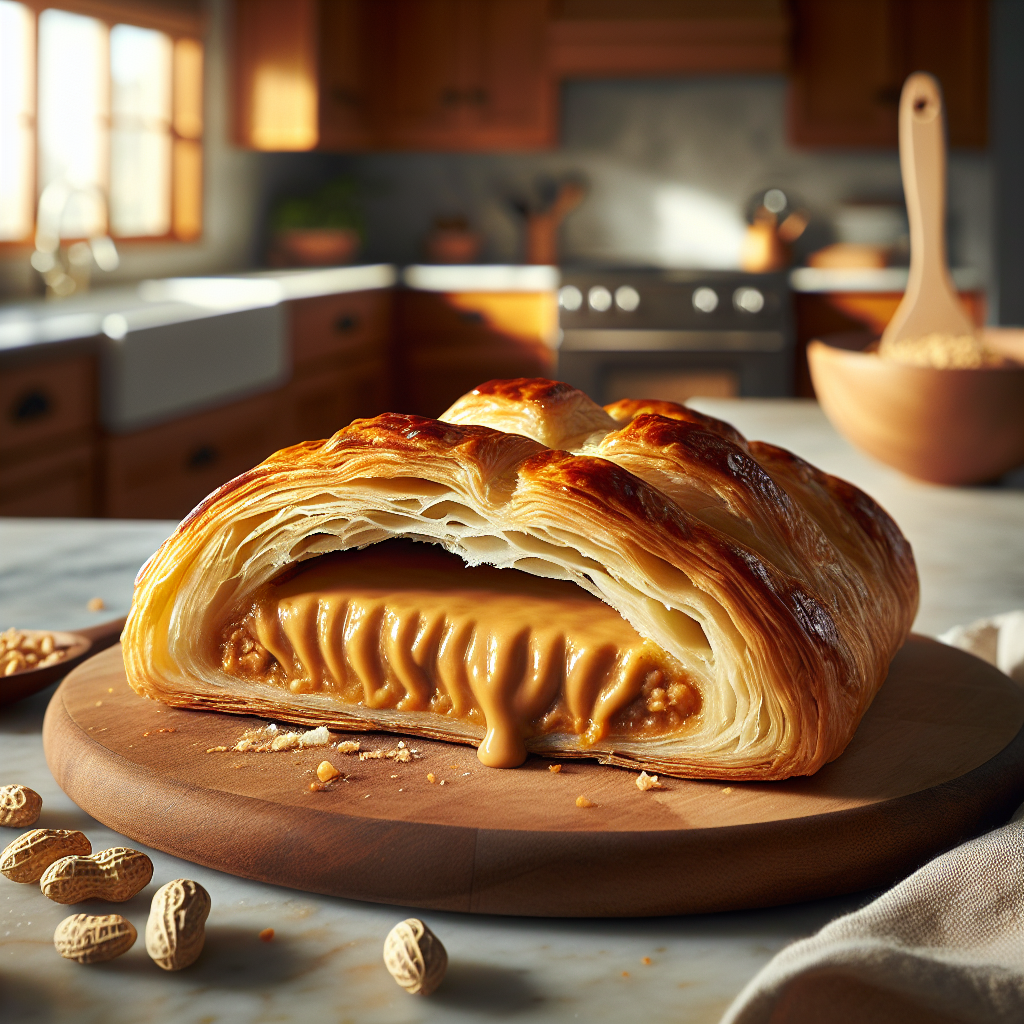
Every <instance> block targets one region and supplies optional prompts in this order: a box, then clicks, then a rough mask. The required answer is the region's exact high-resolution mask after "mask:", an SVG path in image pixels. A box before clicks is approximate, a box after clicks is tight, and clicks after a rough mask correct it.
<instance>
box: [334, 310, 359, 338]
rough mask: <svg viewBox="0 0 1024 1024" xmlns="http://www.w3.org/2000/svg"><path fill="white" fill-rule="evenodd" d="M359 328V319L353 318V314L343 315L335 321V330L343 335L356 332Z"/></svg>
mask: <svg viewBox="0 0 1024 1024" xmlns="http://www.w3.org/2000/svg"><path fill="white" fill-rule="evenodd" d="M358 326H359V317H357V316H353V315H352V314H351V313H342V315H341V316H339V317H338V319H337V320H335V321H334V329H335V330H336V331H340V332H341V333H342V334H348V333H349V332H351V331H354V330H355V329H356V328H357V327H358Z"/></svg>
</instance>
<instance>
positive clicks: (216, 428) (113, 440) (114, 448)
mask: <svg viewBox="0 0 1024 1024" xmlns="http://www.w3.org/2000/svg"><path fill="white" fill-rule="evenodd" d="M280 394H281V393H280V392H273V393H272V394H268V395H260V396H259V397H258V398H251V399H248V400H246V401H243V402H236V403H234V404H233V405H228V406H224V407H222V408H220V409H214V410H212V411H210V412H205V413H200V414H198V415H195V416H189V417H187V418H184V419H180V420H175V421H173V422H171V423H165V424H162V425H160V426H158V427H151V428H150V429H148V430H140V431H137V432H136V433H133V434H118V435H114V436H110V437H106V438H105V439H104V441H103V514H104V515H106V516H112V517H115V518H129V519H181V518H183V517H184V516H186V515H187V514H188V513H189V512H190V511H191V510H192V509H193V508H194V507H195V506H196V505H198V504H199V502H200V501H201V500H202V499H203V498H204V497H206V495H207V494H209V493H210V492H211V491H213V490H216V488H218V487H219V486H220V485H221V484H222V483H225V482H226V481H227V480H230V479H231V478H232V477H234V476H237V475H238V474H239V473H242V472H244V471H245V470H247V469H250V468H251V467H252V466H255V465H256V464H257V463H258V462H262V461H263V459H265V458H266V457H267V456H268V455H270V454H272V453H273V452H274V451H276V450H277V448H278V447H279V444H278V440H279V437H280V425H279V413H280Z"/></svg>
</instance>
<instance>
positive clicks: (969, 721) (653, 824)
mask: <svg viewBox="0 0 1024 1024" xmlns="http://www.w3.org/2000/svg"><path fill="white" fill-rule="evenodd" d="M1022 722H1024V691H1022V690H1021V689H1020V688H1019V687H1018V686H1016V685H1015V684H1014V683H1013V682H1011V681H1010V680H1009V679H1008V678H1007V677H1006V676H1004V675H1003V674H1002V673H1000V672H998V671H996V670H995V669H994V668H992V667H991V666H989V665H987V664H985V663H984V662H982V661H979V660H978V659H976V658H973V657H971V656H970V655H967V654H963V653H962V652H960V651H957V650H955V649H953V648H951V647H947V646H945V645H943V644H939V643H936V642H934V641H931V640H927V639H924V638H922V637H912V638H911V639H910V640H909V641H908V643H907V644H906V646H905V647H904V648H903V649H902V650H901V651H900V652H899V654H898V655H897V656H896V659H895V660H894V662H893V665H892V669H891V671H890V673H889V678H888V680H887V681H886V683H885V685H884V686H883V687H882V690H881V691H880V693H879V695H878V697H877V698H876V699H875V702H874V704H873V705H872V707H871V709H870V710H869V712H868V714H867V715H866V716H865V718H864V721H863V722H862V723H861V726H860V729H859V730H858V732H857V734H856V736H855V737H854V740H853V742H852V743H851V744H850V746H849V748H848V749H847V750H846V752H845V753H844V754H843V755H842V757H840V758H839V759H838V760H836V761H834V762H833V763H832V764H830V765H827V766H826V767H825V768H823V769H822V770H821V771H820V772H818V773H817V775H815V776H813V777H810V778H800V779H791V780H788V781H786V782H765V783H749V782H748V783H735V782H734V783H732V784H731V785H728V786H726V785H725V784H724V783H721V782H708V781H684V780H679V779H664V780H663V781H664V782H665V788H664V789H661V790H652V791H649V792H640V791H639V790H638V789H637V787H636V785H635V779H636V773H635V772H632V771H626V770H623V769H618V768H611V767H606V766H602V765H598V764H596V763H591V762H586V761H569V762H566V763H564V765H563V767H562V769H561V771H560V772H558V773H557V774H556V773H554V772H551V771H549V770H548V766H549V765H550V764H552V763H553V762H551V761H549V760H546V759H541V758H530V759H529V760H528V761H527V763H526V764H525V765H523V766H522V767H521V768H517V769H514V770H511V771H500V770H495V769H489V768H485V767H483V766H482V765H481V764H480V763H479V762H478V761H477V759H476V754H475V751H474V750H473V749H472V748H470V747H463V746H455V745H452V744H446V743H436V742H430V741H427V740H420V739H410V740H408V741H407V742H408V745H409V747H410V748H413V749H415V750H417V751H419V752H420V756H419V757H418V758H416V759H414V760H412V761H411V762H409V763H397V762H396V761H394V760H388V759H386V758H381V759H379V760H363V761H360V760H359V758H358V755H352V754H349V755H344V754H341V753H339V752H338V751H337V750H334V749H328V748H325V747H317V748H312V749H307V750H302V751H285V752H279V753H248V754H239V753H236V752H233V751H232V750H231V749H230V748H231V747H232V746H233V745H234V744H235V742H236V741H237V740H238V738H239V737H240V735H241V734H242V732H243V731H244V730H245V729H246V728H247V727H249V726H252V725H258V724H264V723H263V722H262V721H261V720H258V719H253V718H240V717H236V716H231V715H224V714H215V713H212V712H205V711H183V710H179V709H175V708H169V707H165V706H163V705H161V704H158V703H156V702H154V701H150V700H146V699H143V698H141V697H138V696H137V695H136V694H135V693H134V692H133V691H132V690H131V689H130V688H129V686H128V683H127V680H126V679H125V675H124V670H123V667H122V663H121V657H120V647H115V648H112V649H111V650H109V651H106V652H104V653H103V654H99V655H97V656H96V657H95V658H92V659H91V660H90V661H88V662H86V663H85V664H84V665H82V666H81V667H79V668H78V669H76V670H75V671H74V672H73V673H71V675H69V676H68V677H67V679H66V680H65V681H64V683H63V684H62V685H61V687H60V688H59V689H58V690H57V692H56V694H55V695H54V698H53V700H52V701H51V703H50V706H49V709H48V711H47V714H46V721H45V725H44V727H43V740H44V745H45V749H46V757H47V760H48V762H49V765H50V769H51V771H52V772H53V774H54V777H55V778H56V779H57V781H58V782H59V783H60V785H61V786H62V787H63V789H64V791H65V792H66V793H67V794H68V795H69V796H70V797H71V798H72V799H73V800H74V801H75V802H76V803H78V804H79V805H80V806H81V807H82V808H83V809H84V810H86V811H88V812H89V813H90V814H92V815H93V816H94V817H96V818H98V819H99V820H100V821H101V822H103V823H104V824H105V825H108V826H110V827H111V828H113V829H115V830H116V831H118V832H120V833H122V834H123V835H126V836H130V837H131V838H132V839H134V840H136V841H138V842H141V843H145V844H146V845H148V846H152V847H155V848H156V849H159V850H164V851H166V852H168V853H172V854H175V855H176V856H179V857H183V858H184V859H186V860H189V861H193V862H195V863H198V864H204V865H206V866H208V867H213V868H218V869H220V870H222V871H227V872H230V873H231V874H235V875H241V876H242V877H245V878H253V879H259V880H262V881H266V882H272V883H276V884H278V885H286V886H291V887H293V888H296V889H303V890H306V891H309V892H318V893H325V894H328V895H334V896H346V897H352V898H355V899H361V900H372V901H375V902H380V903H394V904H404V905H412V906H418V907H424V908H430V909H438V910H459V911H468V912H471V913H490V914H525V915H532V916H541V917H561V916H568V917H599V916H640V915H655V914H678V913H694V912H703V911H715V910H733V909H739V908H747V907H762V906H774V905H778V904H782V903H790V902H795V901H799V900H805V899H812V898H817V897H822V896H830V895H836V894H840V893H846V892H854V891H858V890H862V889H867V888H871V887H876V886H882V885H886V884H888V883H890V882H893V881H895V880H896V879H898V878H900V877H902V876H903V875H905V874H907V873H908V872H910V871H912V870H913V869H914V868H916V867H918V866H919V865H920V864H921V863H923V862H924V861H925V860H926V859H928V858H929V857H930V856H932V855H934V854H936V853H938V852H940V851H942V850H944V849H948V848H949V847H951V846H953V845H955V844H956V843H959V842H962V841H963V840H965V839H967V838H969V837H971V836H973V835H976V834H978V833H980V832H982V831H984V830H985V829H987V828H991V827H994V826H996V825H998V824H1000V823H1001V822H1003V821H1005V820H1006V819H1007V818H1008V817H1009V815H1010V814H1011V813H1012V811H1013V808H1014V807H1015V806H1016V805H1017V804H1018V803H1020V802H1021V800H1024V730H1022V729H1021V724H1022ZM338 738H342V737H341V734H335V735H334V736H333V737H332V740H336V739H338ZM345 738H347V737H345ZM353 738H357V739H359V740H360V741H361V743H362V749H363V750H364V751H366V750H378V749H379V750H383V751H387V750H393V749H395V747H396V744H397V741H398V739H399V737H396V736H387V735H381V734H361V735H358V736H354V737H353ZM224 747H226V748H228V749H227V750H223V749H221V750H216V749H215V750H212V751H211V748H224ZM325 758H328V759H329V760H331V761H332V762H333V763H335V764H336V765H338V766H339V767H340V768H341V769H342V770H343V771H344V772H345V773H346V775H347V777H348V779H347V781H346V782H343V781H341V780H338V781H336V782H335V783H333V784H332V785H331V787H330V788H329V789H328V790H327V791H325V792H311V791H310V789H309V783H310V781H311V780H313V779H314V778H315V775H314V772H315V769H316V766H317V765H318V764H319V763H320V762H321V761H322V760H324V759H325ZM428 772H431V773H433V775H434V776H435V778H436V780H437V781H436V782H433V783H432V782H430V781H429V780H428V777H427V773H428ZM441 780H444V785H441ZM581 795H582V796H585V797H587V799H588V800H590V801H592V802H593V804H594V806H590V807H587V808H579V807H577V806H576V798H577V797H578V796H581Z"/></svg>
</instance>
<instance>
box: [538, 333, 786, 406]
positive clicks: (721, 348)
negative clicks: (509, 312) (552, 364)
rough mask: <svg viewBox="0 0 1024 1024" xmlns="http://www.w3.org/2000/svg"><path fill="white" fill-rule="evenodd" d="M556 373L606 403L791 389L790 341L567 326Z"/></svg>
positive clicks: (769, 394)
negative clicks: (631, 399) (633, 399)
mask: <svg viewBox="0 0 1024 1024" xmlns="http://www.w3.org/2000/svg"><path fill="white" fill-rule="evenodd" d="M558 377H559V379H560V380H564V381H565V382H566V383H567V384H572V385H574V386H575V387H578V388H579V389H580V390H581V391H584V392H586V393H587V394H588V395H590V397H591V398H593V399H594V400H595V401H596V402H599V403H600V404H602V405H606V404H608V403H609V402H615V401H618V400H619V399H620V398H654V399H662V400H665V401H670V402H680V403H682V402H685V401H686V400H687V399H689V398H696V397H698V396H700V397H709V398H728V397H734V396H744V397H748V396H749V397H763V398H775V397H785V396H787V395H791V394H792V393H793V352H792V345H791V344H790V342H789V339H788V337H787V335H786V333H784V332H783V331H656V330H585V329H584V330H581V329H569V330H566V331H565V332H564V334H563V336H562V341H561V344H560V346H559V350H558Z"/></svg>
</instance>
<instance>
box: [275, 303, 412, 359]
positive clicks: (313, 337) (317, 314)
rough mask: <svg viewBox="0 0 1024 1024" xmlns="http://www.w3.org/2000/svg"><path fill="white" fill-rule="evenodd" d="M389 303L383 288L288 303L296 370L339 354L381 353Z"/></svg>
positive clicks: (388, 327) (388, 329) (387, 338)
mask: <svg viewBox="0 0 1024 1024" xmlns="http://www.w3.org/2000/svg"><path fill="white" fill-rule="evenodd" d="M391 304H392V292H390V291H388V290H384V289H380V290H376V291H370V292H350V293H347V294H342V295H323V296H319V297H317V298H315V299H296V300H295V301H293V302H290V303H289V304H288V307H289V330H290V332H291V344H292V362H293V365H294V367H295V370H296V372H301V371H302V369H303V367H307V366H308V365H309V364H311V363H319V362H320V361H321V360H323V359H325V358H330V357H331V356H336V355H338V354H340V353H348V354H351V355H352V356H353V357H354V356H356V355H364V356H366V357H371V356H373V357H378V358H379V357H381V356H384V355H385V354H386V350H387V348H388V346H389V343H390V336H391Z"/></svg>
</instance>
